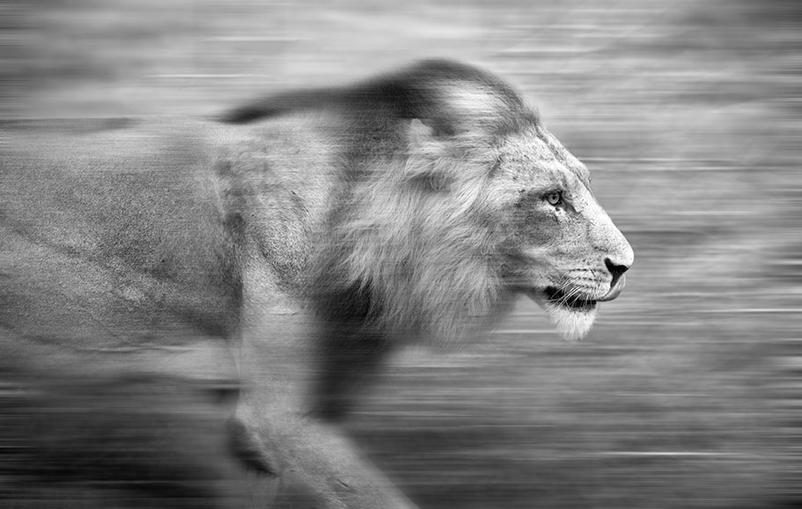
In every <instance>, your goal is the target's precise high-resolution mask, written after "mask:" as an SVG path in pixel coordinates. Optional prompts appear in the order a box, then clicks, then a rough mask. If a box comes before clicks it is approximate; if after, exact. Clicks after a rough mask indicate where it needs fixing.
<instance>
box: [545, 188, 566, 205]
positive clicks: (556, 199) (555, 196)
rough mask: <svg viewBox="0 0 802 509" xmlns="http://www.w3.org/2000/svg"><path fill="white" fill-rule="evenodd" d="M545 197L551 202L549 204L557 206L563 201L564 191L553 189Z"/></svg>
mask: <svg viewBox="0 0 802 509" xmlns="http://www.w3.org/2000/svg"><path fill="white" fill-rule="evenodd" d="M544 199H545V200H546V201H547V202H549V205H553V206H555V207H556V206H557V205H560V204H561V203H562V202H563V192H562V191H551V192H550V193H548V194H546V196H544Z"/></svg>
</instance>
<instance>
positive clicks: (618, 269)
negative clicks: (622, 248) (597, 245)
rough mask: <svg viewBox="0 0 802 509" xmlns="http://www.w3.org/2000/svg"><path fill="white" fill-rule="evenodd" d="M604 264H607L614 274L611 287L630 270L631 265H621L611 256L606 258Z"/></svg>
mask: <svg viewBox="0 0 802 509" xmlns="http://www.w3.org/2000/svg"><path fill="white" fill-rule="evenodd" d="M604 265H606V266H607V270H609V271H610V274H612V276H613V280H612V281H611V282H610V287H611V288H612V287H614V286H615V285H616V283H618V280H619V279H621V276H623V275H624V272H626V271H627V270H629V265H620V264H617V263H615V262H613V261H612V260H611V259H609V258H605V259H604Z"/></svg>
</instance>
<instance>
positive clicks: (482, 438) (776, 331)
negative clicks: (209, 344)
mask: <svg viewBox="0 0 802 509" xmlns="http://www.w3.org/2000/svg"><path fill="white" fill-rule="evenodd" d="M0 7H1V8H2V13H3V19H4V22H3V23H4V26H3V32H2V34H3V46H2V53H3V59H2V60H1V61H0V69H2V75H3V80H2V82H0V112H1V115H2V117H3V118H31V117H44V118H53V117H58V118H78V117H106V116H141V115H145V116H147V115H184V114H191V115H201V114H208V113H213V112H216V111H219V110H221V109H222V108H224V107H226V106H228V105H231V104H235V103H237V102H238V101H239V100H241V99H243V98H247V97H250V96H252V95H254V94H262V93H264V92H265V91H270V90H276V89H279V88H284V87H287V86H294V85H301V84H315V83H330V82H333V81H334V82H345V81H348V80H350V79H352V78H354V77H360V76H364V75H368V74H370V73H372V72H375V71H377V70H381V69H387V68H391V67H393V66H395V65H398V64H401V63H404V62H407V61H409V60H412V59H415V58H419V57H426V56H447V57H453V58H458V59H463V60H467V61H470V62H473V63H477V64H480V65H484V66H486V67H488V68H490V69H492V70H494V71H496V72H498V73H500V74H501V75H503V76H505V77H507V78H508V79H510V80H511V81H513V82H514V83H516V84H517V86H518V87H519V88H520V89H521V90H522V91H523V92H524V93H525V94H526V95H527V96H528V97H529V98H530V99H531V100H532V101H533V102H534V103H536V104H538V105H539V107H540V109H541V111H542V112H543V116H544V118H545V121H546V123H548V124H549V125H550V127H551V128H552V130H553V131H555V132H556V133H557V134H558V135H559V136H560V137H561V139H562V140H563V141H564V142H565V143H566V144H567V145H568V147H569V148H571V149H572V150H573V151H574V152H575V153H576V154H577V155H578V156H579V157H580V158H582V159H583V160H585V161H586V162H587V163H588V165H589V166H590V167H591V170H592V172H593V174H594V186H595V190H596V193H597V195H598V197H599V199H600V201H601V202H602V204H603V205H605V206H606V208H607V209H608V211H609V212H610V215H611V216H612V217H613V219H614V220H615V221H616V223H617V224H618V225H619V226H620V227H621V229H622V230H623V231H624V232H625V233H626V234H627V235H628V237H629V238H630V241H631V242H632V244H633V247H634V249H635V252H636V264H635V266H634V267H633V269H632V271H631V274H630V276H629V287H628V289H627V291H626V292H625V293H624V295H623V296H622V297H621V298H620V299H619V300H618V301H616V302H614V303H610V304H608V305H605V306H604V308H603V309H602V313H601V318H600V320H599V324H598V326H597V327H596V329H595V331H594V332H593V333H592V335H591V337H590V338H589V339H588V340H586V341H585V342H583V343H580V344H567V343H563V342H561V341H560V340H558V339H556V337H555V336H554V335H553V334H552V333H551V332H549V329H550V327H549V325H548V323H546V321H545V319H544V318H543V317H542V316H541V315H540V314H539V312H538V311H537V310H536V308H535V307H534V305H532V304H529V303H525V302H522V303H521V305H520V306H519V308H518V309H517V311H516V313H515V315H514V316H513V317H511V318H510V319H509V320H507V321H505V322H504V323H503V325H502V327H501V330H500V331H498V332H496V333H493V334H491V335H489V337H487V338H486V340H485V341H484V342H477V343H476V344H472V345H467V346H465V347H464V348H462V349H461V350H460V351H458V352H456V353H450V354H446V353H443V352H428V351H412V352H408V353H406V354H404V355H402V356H401V357H399V358H398V359H397V360H396V362H395V363H394V364H393V365H392V366H391V369H390V373H389V375H388V377H387V379H386V380H385V381H384V382H383V384H382V385H381V387H379V388H378V390H376V391H374V392H372V393H371V394H370V396H369V397H368V400H367V401H366V403H365V405H364V406H363V407H362V408H361V409H360V411H359V412H358V415H357V416H356V418H355V419H354V420H353V424H352V428H353V432H354V433H355V434H357V435H358V436H359V437H361V439H362V440H363V442H364V443H366V444H367V446H368V449H369V450H370V452H371V455H372V456H373V457H374V458H375V459H376V461H377V462H379V463H380V464H381V465H382V466H383V467H384V468H385V469H386V470H387V471H388V472H389V473H390V475H391V476H392V477H393V478H394V479H395V480H396V481H397V482H398V483H399V484H400V485H402V487H403V488H404V489H405V490H406V491H407V492H408V493H409V494H410V495H411V496H412V498H413V499H414V500H416V501H417V502H419V503H420V504H421V505H422V506H423V507H427V508H428V507H431V508H434V507H442V508H450V507H462V508H480V507H482V508H486V507H505V508H516V507H520V508H529V507H533V506H537V507H549V508H573V507H594V508H610V509H614V508H622V507H636V508H669V507H676V508H697V507H699V508H752V507H755V508H756V507H760V508H772V507H777V508H780V507H796V506H797V505H798V504H802V430H801V429H800V425H802V420H801V419H800V415H801V412H802V399H800V391H802V381H801V379H800V375H802V350H800V345H802V336H800V325H801V324H800V316H802V255H801V253H802V235H800V223H799V221H800V218H802V214H801V212H802V174H801V173H800V171H799V169H798V165H799V162H800V156H801V155H802V148H800V144H799V140H800V139H802V138H801V135H802V122H800V119H799V113H800V110H801V108H800V105H802V101H801V100H802V94H801V93H800V92H801V91H800V85H799V84H800V78H802V76H800V74H802V73H801V72H800V71H801V68H800V63H801V62H802V60H800V49H802V36H800V35H799V34H800V31H799V28H800V27H799V19H800V16H799V15H800V14H801V13H802V12H800V9H799V7H798V4H797V3H795V2H792V1H769V2H748V1H746V0H743V1H725V0H718V1H716V0H713V1H707V2H693V1H690V0H682V1H679V2H671V3H666V2H657V1H651V0H650V1H640V0H616V1H612V2H605V3H604V4H603V5H602V4H597V3H595V2H586V1H579V0H572V1H567V2H561V3H559V4H554V3H551V2H545V1H541V0H537V1H528V2H520V1H512V0H505V1H500V2H494V3H480V2H434V1H425V0H412V1H409V2H404V3H395V4H389V3H388V4H380V5H374V4H369V3H367V2H362V1H357V0H341V1H337V2H322V1H318V2H315V1H303V2H284V3H280V2H274V3H268V2H257V1H253V0H236V1H232V2H221V1H214V0H181V1H177V2H170V3H165V2H156V1H153V0H144V1H143V0H139V1H136V2H134V1H133V0H114V1H105V0H80V1H74V2H67V1H56V0H50V1H43V2H37V3H35V4H32V3H28V2H25V1H23V0H11V1H8V0H6V1H5V2H4V3H3V4H2V5H1V6H0Z"/></svg>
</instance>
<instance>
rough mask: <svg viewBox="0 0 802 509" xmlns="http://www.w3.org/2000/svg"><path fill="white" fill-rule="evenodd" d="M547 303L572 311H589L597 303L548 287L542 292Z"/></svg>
mask: <svg viewBox="0 0 802 509" xmlns="http://www.w3.org/2000/svg"><path fill="white" fill-rule="evenodd" d="M544 293H545V294H546V299H547V300H548V302H549V303H551V304H554V305H556V306H561V307H564V308H568V309H571V310H573V311H591V310H593V309H594V308H595V307H596V303H597V302H598V301H596V300H592V299H586V298H585V297H583V296H581V295H571V294H570V293H565V292H564V291H563V290H560V289H559V288H555V287H553V286H549V287H547V288H546V289H545V290H544Z"/></svg>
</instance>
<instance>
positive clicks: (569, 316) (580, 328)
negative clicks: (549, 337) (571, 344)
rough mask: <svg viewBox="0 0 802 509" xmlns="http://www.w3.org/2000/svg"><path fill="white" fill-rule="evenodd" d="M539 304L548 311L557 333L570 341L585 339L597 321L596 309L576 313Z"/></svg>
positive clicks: (550, 305)
mask: <svg viewBox="0 0 802 509" xmlns="http://www.w3.org/2000/svg"><path fill="white" fill-rule="evenodd" d="M538 304H540V306H541V307H543V309H545V310H546V313H547V314H548V315H549V319H550V320H551V322H552V323H553V324H554V327H555V328H556V329H557V332H558V333H559V334H560V335H561V336H562V337H563V338H564V339H566V340H568V341H577V340H580V339H582V338H584V337H585V336H586V335H587V334H588V332H590V329H591V327H593V322H594V321H596V311H597V308H596V307H594V308H593V309H589V310H586V311H585V310H583V311H575V310H571V309H566V308H565V307H563V306H559V305H555V304H552V303H549V302H545V303H541V302H538Z"/></svg>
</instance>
